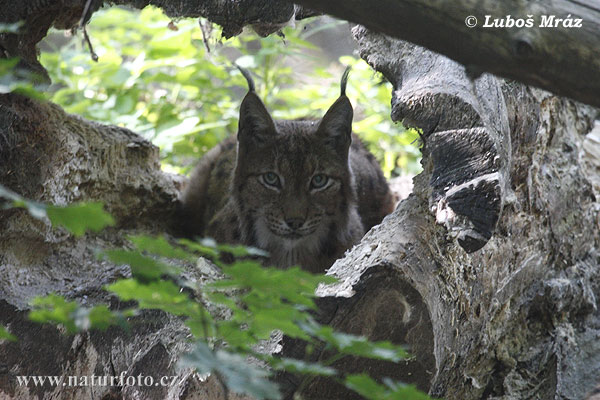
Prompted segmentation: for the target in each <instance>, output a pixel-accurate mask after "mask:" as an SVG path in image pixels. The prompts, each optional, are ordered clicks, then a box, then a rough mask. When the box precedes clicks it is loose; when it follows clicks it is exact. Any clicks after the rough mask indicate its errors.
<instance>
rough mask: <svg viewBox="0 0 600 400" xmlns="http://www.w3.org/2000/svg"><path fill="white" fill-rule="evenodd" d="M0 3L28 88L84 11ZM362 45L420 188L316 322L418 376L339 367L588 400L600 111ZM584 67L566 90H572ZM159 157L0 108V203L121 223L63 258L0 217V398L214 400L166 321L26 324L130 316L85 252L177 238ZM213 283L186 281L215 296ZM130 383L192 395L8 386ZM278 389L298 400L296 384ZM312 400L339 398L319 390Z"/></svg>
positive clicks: (45, 233)
mask: <svg viewBox="0 0 600 400" xmlns="http://www.w3.org/2000/svg"><path fill="white" fill-rule="evenodd" d="M8 3H9V2H6V1H1V0H0V21H3V22H11V21H15V20H18V19H25V20H26V23H27V26H29V25H31V26H33V27H35V29H30V30H28V31H27V32H25V33H22V34H20V35H8V34H2V35H1V36H0V44H1V45H2V47H3V50H4V52H5V54H6V55H11V56H12V55H21V56H22V57H23V58H24V60H25V62H26V63H27V64H28V66H29V67H32V68H34V69H35V68H36V67H35V66H36V65H37V59H36V57H35V47H34V46H35V43H36V42H37V41H38V40H39V38H41V37H42V36H43V35H44V34H45V29H47V28H48V27H49V26H50V25H51V24H52V23H54V24H56V25H59V26H65V27H67V26H68V27H70V26H73V25H74V24H76V23H77V21H78V20H79V18H81V13H82V12H83V3H84V2H83V1H74V0H73V1H67V0H63V1H60V2H50V1H39V0H38V1H24V2H19V3H18V4H17V2H10V4H8ZM119 3H129V4H133V5H136V6H138V7H141V6H143V5H145V4H147V3H148V2H146V1H132V2H125V1H120V2H119ZM152 3H153V4H158V5H161V6H164V7H165V9H166V10H167V12H168V13H169V14H170V15H171V16H173V17H176V16H184V15H187V16H192V15H205V16H206V15H207V14H208V11H206V10H205V9H202V7H208V6H209V5H210V4H213V6H214V7H213V8H212V10H213V11H214V10H216V11H215V13H216V14H218V6H222V5H223V4H229V5H231V6H232V8H231V9H227V8H223V7H222V10H223V12H228V13H229V14H227V16H224V17H223V21H222V23H223V24H224V25H228V24H229V23H231V32H236V29H238V28H239V26H243V25H244V24H247V23H254V22H252V21H250V20H247V19H242V20H237V19H236V18H234V17H232V15H234V14H235V15H240V16H242V17H244V18H245V16H244V13H239V11H236V10H235V7H233V2H219V1H215V2H212V3H211V2H208V3H202V5H198V3H199V2H194V1H183V0H182V1H170V2H152ZM242 3H246V2H244V1H240V2H235V4H242ZM258 3H260V2H255V4H254V5H255V6H256V5H257V4H258ZM355 3H356V2H350V3H349V4H355ZM262 4H263V5H264V4H266V3H262ZM281 4H282V5H284V3H283V2H282V3H281ZM320 4H325V2H323V3H320ZM332 4H333V3H332ZM369 4H372V3H369ZM394 4H395V3H394ZM98 5H99V4H98V3H97V2H92V9H95V7H97V6H98ZM371 7H372V5H371ZM276 8H277V7H274V8H273V9H276ZM372 8H373V7H372ZM283 9H285V10H284V12H282V14H281V16H282V18H281V19H280V18H279V17H277V18H275V17H273V19H265V20H264V21H262V22H265V23H267V25H268V24H270V23H273V24H274V25H277V24H279V23H280V22H281V21H282V20H284V18H283V16H284V14H285V15H286V16H287V17H289V14H288V10H289V9H288V8H285V6H283ZM257 10H260V7H259V8H258V9H257ZM236 13H237V14H236ZM257 13H258V14H260V12H258V11H257ZM390 15H391V14H390ZM215 18H218V15H217V16H214V17H213V19H215ZM398 25H400V24H398ZM236 27H237V28H236ZM431 34H432V33H431V32H430V33H427V35H431ZM354 35H355V38H356V39H357V41H358V42H359V45H360V48H361V55H362V56H363V57H364V58H365V59H366V60H367V61H368V62H369V63H370V64H371V65H372V66H373V67H374V68H375V69H377V70H379V71H382V72H383V73H384V74H385V75H386V76H387V78H388V79H389V80H390V81H391V82H392V83H393V84H394V87H395V90H394V93H393V99H392V118H393V119H394V120H402V121H403V122H404V123H405V124H407V125H413V126H418V127H421V128H422V129H423V167H424V171H423V173H421V174H420V175H419V176H418V177H416V178H415V186H414V193H413V194H412V195H411V196H410V197H409V198H408V199H406V200H405V201H403V202H402V203H401V204H400V206H399V207H398V209H397V210H396V211H395V212H394V213H393V214H392V215H390V216H388V217H387V218H386V219H385V220H384V222H383V223H382V224H381V225H380V226H378V227H375V228H374V229H373V230H371V231H370V232H369V233H368V234H367V235H366V236H365V238H364V239H363V241H362V242H361V243H360V244H359V245H358V246H356V247H355V248H354V249H353V250H352V251H350V252H349V253H348V255H347V256H346V257H345V258H344V259H342V260H340V261H338V262H337V263H336V264H335V265H334V266H333V267H332V269H331V270H330V273H331V274H333V275H335V276H337V277H338V278H339V279H340V283H339V284H337V285H334V286H330V287H325V288H321V289H320V291H319V295H320V296H321V297H322V299H321V300H320V304H321V315H320V318H321V320H323V321H327V322H330V323H332V324H333V325H334V326H335V327H337V328H340V329H342V330H345V331H348V332H353V333H359V334H364V335H367V336H369V337H371V338H372V339H387V340H392V341H394V342H397V343H403V344H407V345H408V346H410V348H411V350H412V353H413V354H414V356H415V357H414V358H413V359H411V360H408V361H407V362H405V363H402V364H400V365H389V364H384V363H378V362H372V363H365V362H364V361H358V360H354V359H344V360H340V361H339V362H338V364H337V366H338V367H340V368H343V369H346V370H348V371H364V370H369V371H370V372H372V373H373V374H374V375H375V376H379V377H382V376H392V377H394V378H397V379H402V380H405V381H408V382H413V383H415V384H417V385H418V386H419V387H420V388H422V389H424V390H430V392H431V393H432V394H434V395H436V396H443V397H445V398H448V399H479V398H497V399H532V398H540V399H551V398H560V399H563V398H564V399H579V398H583V397H585V394H586V393H588V392H591V391H592V390H593V388H594V386H595V385H597V384H598V381H599V380H600V312H599V311H598V305H597V299H598V296H600V276H599V275H600V250H599V249H600V247H599V246H600V237H599V234H598V232H599V225H600V204H599V202H598V199H599V198H600V126H599V124H598V123H597V122H595V120H596V119H597V117H598V112H597V110H595V109H593V108H591V107H589V106H585V105H582V104H579V103H575V102H573V101H570V100H566V99H562V98H559V97H555V96H552V95H550V94H549V93H546V92H542V91H540V90H538V89H531V88H528V87H525V86H523V85H521V84H518V83H514V82H506V81H502V80H499V79H497V78H495V77H493V76H491V75H483V76H481V77H480V78H479V79H477V80H475V81H472V80H471V79H470V78H469V77H468V76H467V74H466V73H465V71H464V68H463V67H462V66H460V65H459V64H457V63H455V62H453V61H450V60H448V59H446V58H444V57H442V56H439V55H436V54H433V53H431V52H429V51H427V50H424V49H422V48H418V47H415V46H413V45H409V44H407V43H405V42H401V41H399V40H396V39H391V38H389V37H386V36H383V35H381V34H377V33H373V32H370V31H368V30H366V29H365V28H362V27H357V28H355V30H354ZM474 36H475V35H474ZM19 43H20V44H21V45H18V44H19ZM573 63H576V61H575V60H573ZM580 67H581V68H583V67H582V66H581V65H579V64H577V65H575V66H574V67H573V68H575V69H571V70H569V69H566V71H568V73H567V75H569V76H570V77H571V76H577V75H579V78H580V77H581V76H580V75H581V72H577V71H580V70H578V69H577V68H580ZM585 79H586V80H589V79H590V77H589V76H587V77H585ZM598 81H600V80H598ZM556 82H557V81H556V80H555V82H554V83H556ZM591 83H593V82H591ZM557 87H558V86H557ZM594 124H595V125H594ZM157 157H158V152H157V149H156V148H155V147H153V146H152V145H150V144H149V143H147V142H145V141H144V140H142V139H140V138H139V137H138V136H137V135H135V134H134V133H132V132H130V131H127V130H124V129H121V128H117V127H113V126H105V125H100V124H96V123H93V122H89V121H85V120H83V119H81V118H78V117H75V116H71V115H68V114H65V113H64V112H63V111H62V110H61V109H60V108H58V107H56V106H54V105H52V104H45V103H40V102H37V101H34V100H28V99H25V98H23V97H20V96H17V95H2V96H0V183H1V184H3V185H5V186H8V187H9V188H11V189H13V190H15V191H17V192H18V193H20V194H22V195H24V196H27V197H29V198H33V199H36V200H42V201H47V202H51V203H56V204H65V203H68V202H72V201H77V200H89V199H94V200H102V201H104V202H105V204H106V207H107V210H108V211H109V212H111V213H112V214H113V215H115V216H116V217H117V220H118V226H117V227H116V228H112V229H109V230H107V231H105V232H103V233H101V234H98V235H92V234H88V235H86V236H85V237H83V238H81V239H74V238H72V237H71V236H69V235H67V234H66V233H65V232H62V231H57V230H52V229H50V227H49V226H48V225H47V224H46V223H44V222H41V221H39V220H35V219H33V218H32V217H30V216H29V215H28V214H27V213H26V212H24V211H23V210H8V211H0V232H1V234H0V288H1V289H0V324H2V325H5V326H8V327H9V329H10V331H11V332H12V333H14V334H15V335H17V336H18V337H19V338H20V341H19V342H17V343H2V344H0V397H8V398H18V399H27V398H74V399H78V398H89V397H94V398H120V397H123V398H160V399H162V398H168V399H209V400H210V399H222V398H224V394H223V391H222V388H221V387H220V386H219V384H218V382H216V381H215V380H214V379H212V378H209V380H208V381H206V382H201V381H200V380H198V379H196V378H195V377H194V376H193V375H192V374H191V372H190V371H177V370H176V368H175V360H176V359H177V358H178V356H179V355H180V354H181V353H182V352H183V351H185V350H186V349H187V344H186V341H185V339H186V335H187V331H186V330H185V329H184V327H183V326H182V324H181V321H179V320H178V319H175V318H172V317H169V316H167V315H165V314H162V313H146V314H144V315H141V316H140V317H137V318H136V319H134V320H133V321H132V326H133V329H132V331H131V332H129V333H127V332H123V331H121V330H119V329H117V328H113V329H110V330H109V331H107V332H95V333H85V334H80V335H76V336H74V337H68V336H64V335H63V334H62V332H61V330H60V329H57V328H54V327H49V326H42V325H38V324H33V323H31V322H28V321H27V319H26V317H25V314H26V310H27V308H28V306H27V304H28V301H29V299H30V298H31V297H33V296H35V295H37V294H46V293H48V292H50V291H54V292H58V293H59V294H63V295H65V296H67V297H68V298H71V299H77V300H78V301H80V302H82V303H84V304H96V303H98V302H109V303H110V304H111V306H112V307H113V308H119V307H122V306H123V305H122V304H119V303H117V302H116V301H115V300H114V299H111V298H109V297H108V296H107V294H106V293H105V292H104V291H103V290H102V285H104V284H106V283H108V282H111V281H113V280H114V279H116V278H118V277H122V276H127V275H128V274H129V271H128V270H127V268H124V267H120V266H115V265H111V264H109V263H106V262H103V261H98V260H97V259H96V258H95V256H94V250H95V249H96V248H105V247H110V246H127V242H126V240H125V235H126V234H127V233H131V232H158V231H163V230H167V231H168V230H169V224H170V221H171V217H172V213H173V210H174V207H175V200H176V197H177V193H178V191H177V185H176V181H174V179H173V178H171V177H169V176H167V175H165V174H163V173H162V172H161V171H160V169H159V167H158V158H157ZM32 249H35V251H32ZM209 268H210V267H209V266H208V265H204V267H202V268H190V269H188V270H187V272H186V274H188V278H189V279H196V280H205V279H209V278H210V276H212V275H214V274H213V272H214V271H213V272H211V270H210V269H209ZM284 345H285V346H284V351H285V352H286V353H287V354H291V355H300V354H302V353H303V347H302V346H303V345H302V344H301V343H295V342H292V341H289V340H286V341H285V343H284ZM313 357H314V358H324V357H326V354H321V353H319V352H315V353H314V354H313ZM123 371H126V372H127V375H137V374H139V373H143V374H144V375H153V376H155V377H157V376H162V375H176V374H178V375H180V377H184V378H185V377H188V378H189V379H183V383H182V384H179V385H176V386H174V387H171V388H160V387H159V388H140V387H127V388H125V389H124V390H123V391H120V390H119V389H117V388H107V387H95V388H86V389H81V388H76V389H74V388H62V387H59V388H56V387H51V386H45V387H41V388H40V387H38V388H35V387H33V386H30V387H23V386H18V384H17V382H16V378H15V377H16V376H17V375H46V374H48V375H78V376H83V375H88V376H89V375H91V374H92V373H94V374H96V375H119V374H120V373H121V372H123ZM281 381H282V382H284V388H285V390H286V393H287V394H288V395H290V396H291V395H292V393H293V392H294V391H295V390H296V389H297V386H298V382H297V380H296V378H294V377H290V376H283V377H281ZM304 395H305V396H306V398H313V399H324V398H330V399H338V398H339V399H342V398H343V399H346V398H351V397H350V395H348V394H347V393H346V392H345V391H344V390H343V388H341V387H339V386H336V385H333V384H331V383H330V382H328V381H326V380H320V379H317V380H314V381H312V382H310V383H309V384H308V385H307V386H306V387H305V388H304ZM104 396H106V397H104ZM109 396H112V397H109ZM229 398H230V399H233V398H235V396H233V395H232V396H230V397H229Z"/></svg>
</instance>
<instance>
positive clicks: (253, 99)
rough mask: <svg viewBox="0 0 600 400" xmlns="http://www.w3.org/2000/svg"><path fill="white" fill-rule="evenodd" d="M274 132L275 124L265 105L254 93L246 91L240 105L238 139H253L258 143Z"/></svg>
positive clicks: (240, 140)
mask: <svg viewBox="0 0 600 400" xmlns="http://www.w3.org/2000/svg"><path fill="white" fill-rule="evenodd" d="M275 134H277V131H276V130H275V124H274V123H273V119H272V118H271V115H270V114H269V112H268V111H267V109H266V108H265V105H264V104H263V102H262V101H261V100H260V99H259V98H258V96H257V95H256V93H254V92H253V91H250V92H248V94H247V95H246V97H244V100H243V101H242V105H241V106H240V122H239V127H238V141H239V142H244V141H247V140H253V141H255V142H258V143H259V144H260V143H261V142H264V141H265V140H266V139H267V138H268V137H269V136H272V135H275Z"/></svg>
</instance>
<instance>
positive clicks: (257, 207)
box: [233, 71, 356, 265]
mask: <svg viewBox="0 0 600 400" xmlns="http://www.w3.org/2000/svg"><path fill="white" fill-rule="evenodd" d="M242 73H244V75H245V76H246V78H247V79H248V81H249V86H250V90H249V92H248V94H247V95H246V97H245V98H244V100H243V101H242V104H241V107H240V120H239V129H238V156H237V163H236V169H235V174H234V180H233V195H234V198H235V200H236V203H237V204H238V207H239V209H240V214H241V215H242V219H243V221H242V230H243V233H242V234H243V235H246V237H247V238H248V239H250V240H251V241H252V242H254V243H257V244H258V245H259V246H260V247H263V248H265V249H266V250H268V251H270V252H271V253H272V254H273V253H277V252H281V251H285V252H286V255H282V254H280V257H279V258H282V257H287V258H288V260H287V261H288V262H289V264H290V265H292V264H295V263H297V262H298V260H295V259H294V256H293V253H294V249H295V251H296V253H298V252H306V251H308V252H313V253H316V252H322V251H323V250H326V249H325V246H327V241H328V239H329V238H332V236H333V237H335V236H336V235H338V234H340V233H339V232H341V231H347V230H346V225H345V224H346V222H347V219H348V215H349V213H350V212H355V207H356V206H355V194H354V192H353V185H352V173H351V170H350V167H349V160H348V156H349V148H350V144H351V142H352V136H351V133H352V115H353V111H352V105H351V104H350V101H349V100H348V98H347V97H346V95H345V86H346V80H347V76H348V71H346V72H345V73H344V76H343V78H342V90H341V95H340V97H339V98H338V99H337V100H336V101H335V103H334V104H333V105H332V106H331V107H330V108H329V110H328V111H327V112H326V113H325V115H324V116H323V118H322V119H321V120H320V121H311V120H303V121H274V120H273V119H272V118H271V116H270V114H269V112H268V111H267V109H266V108H265V106H264V104H263V103H262V101H261V100H260V98H259V97H258V96H257V95H256V93H255V92H254V90H253V89H254V85H253V83H252V81H251V79H250V77H249V74H248V73H247V72H246V71H242ZM282 245H283V246H282ZM282 247H283V248H284V249H283V250H282ZM275 257H277V254H275ZM280 262H282V263H283V264H286V262H285V260H280Z"/></svg>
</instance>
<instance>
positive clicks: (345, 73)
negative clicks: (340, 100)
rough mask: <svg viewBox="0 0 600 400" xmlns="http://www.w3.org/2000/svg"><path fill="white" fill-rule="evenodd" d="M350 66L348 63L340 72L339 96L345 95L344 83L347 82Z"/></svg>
mask: <svg viewBox="0 0 600 400" xmlns="http://www.w3.org/2000/svg"><path fill="white" fill-rule="evenodd" d="M351 69H352V67H351V66H350V65H348V66H347V67H346V69H345V70H344V73H343V74H342V81H341V82H340V96H345V95H346V83H348V75H349V74H350V70H351Z"/></svg>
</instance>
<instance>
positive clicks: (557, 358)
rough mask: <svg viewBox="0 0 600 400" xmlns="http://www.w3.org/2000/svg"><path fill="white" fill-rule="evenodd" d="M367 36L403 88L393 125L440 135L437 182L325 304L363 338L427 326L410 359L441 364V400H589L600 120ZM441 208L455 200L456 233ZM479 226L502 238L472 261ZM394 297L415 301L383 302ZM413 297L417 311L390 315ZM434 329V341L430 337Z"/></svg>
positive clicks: (366, 248)
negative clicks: (377, 325)
mask: <svg viewBox="0 0 600 400" xmlns="http://www.w3.org/2000/svg"><path fill="white" fill-rule="evenodd" d="M354 34H355V37H356V39H357V40H358V42H359V44H360V47H361V55H362V56H363V57H364V58H365V59H366V60H367V61H368V62H369V63H370V64H371V65H372V66H373V67H374V68H375V69H378V70H380V71H382V72H384V73H385V74H386V76H387V77H388V79H390V81H392V82H393V83H394V86H395V87H396V90H395V91H394V94H393V100H392V104H393V110H392V116H393V117H394V118H395V119H404V120H405V121H411V122H412V124H413V125H416V126H421V127H424V128H425V130H424V136H423V142H424V145H423V166H424V171H423V173H422V174H420V175H419V176H418V177H417V178H416V179H415V188H414V192H413V193H414V194H413V195H412V196H410V197H409V198H408V199H407V200H405V201H404V202H402V203H401V204H400V206H399V207H398V209H397V210H396V211H395V212H394V214H392V215H390V216H388V217H387V218H386V219H385V220H384V222H383V223H382V224H381V225H380V226H378V227H376V228H374V229H373V230H371V231H370V232H369V233H368V234H367V235H366V236H365V238H364V239H363V241H362V242H361V244H360V245H358V246H356V247H355V248H354V249H353V250H352V251H351V252H350V253H349V254H348V255H347V256H346V257H345V258H344V259H342V260H340V261H338V262H337V263H336V264H335V265H334V266H333V267H332V269H331V270H330V272H329V273H330V274H333V275H334V276H337V277H338V278H339V279H340V281H341V283H340V284H338V285H336V286H332V287H329V288H325V289H323V290H322V291H321V295H322V296H325V297H335V298H337V301H336V305H337V306H336V308H335V310H334V311H332V312H331V313H330V314H331V315H329V316H328V317H327V318H328V319H331V320H333V321H336V322H335V323H334V325H336V326H339V327H348V326H349V327H350V328H351V330H353V331H361V330H362V331H363V332H365V331H368V330H369V329H372V327H373V324H372V323H371V321H373V320H375V321H377V320H383V319H386V318H387V321H388V329H389V333H388V334H383V336H387V337H391V336H392V332H395V331H397V330H399V329H403V328H408V329H409V330H410V329H414V328H411V327H410V324H411V323H412V324H414V325H419V323H420V326H421V327H420V328H418V329H417V330H418V332H419V333H418V335H415V336H413V337H412V338H411V337H410V335H407V338H406V339H407V340H406V343H407V344H408V345H410V346H412V347H413V348H416V349H428V348H429V349H432V352H433V357H434V359H435V368H434V369H433V370H430V371H432V372H433V374H432V375H430V381H429V382H430V384H431V393H432V394H433V395H436V396H443V397H445V398H449V399H479V398H505V399H532V398H541V399H550V398H568V399H578V398H583V397H584V396H585V394H586V393H588V392H590V391H591V390H592V389H593V387H594V386H595V385H596V384H597V382H598V380H599V377H600V351H599V350H600V313H599V312H598V307H597V298H598V296H599V295H600V286H599V284H598V281H599V275H600V268H599V266H600V252H599V247H598V246H599V244H600V238H599V235H598V229H599V224H600V204H599V203H598V198H599V197H598V196H599V195H600V186H598V172H599V165H598V155H597V153H598V151H599V148H598V142H597V140H598V139H597V137H598V134H599V131H600V126H598V124H597V123H596V127H595V129H593V127H594V120H595V119H596V117H597V115H598V112H597V110H595V109H593V108H591V107H589V106H584V105H581V104H577V103H574V102H572V101H569V100H565V99H561V98H558V97H554V96H551V95H550V94H548V93H546V92H541V91H539V90H537V89H530V88H527V87H524V86H521V85H519V84H516V83H514V82H503V81H501V80H498V79H496V78H494V77H491V76H487V75H484V76H482V77H481V78H479V79H478V80H476V81H475V82H471V81H470V80H469V78H468V77H467V75H466V74H465V72H464V69H463V68H462V67H461V66H460V65H458V64H456V63H454V62H451V61H449V60H447V59H445V58H443V57H441V56H437V55H434V54H432V53H431V52H428V51H426V50H424V49H420V48H416V47H414V46H413V45H409V44H407V43H405V42H401V41H398V40H394V39H390V38H389V37H385V36H382V35H380V34H375V33H372V32H369V31H367V30H366V29H364V28H362V27H357V28H355V30H354ZM465 142H467V143H469V147H468V148H464V146H463V144H464V143H465ZM481 144H484V145H483V146H482V145H481ZM480 148H481V149H482V151H485V152H491V153H492V154H491V155H486V154H485V153H483V154H482V153H480V151H479V149H480ZM469 149H471V150H473V151H467V150H469ZM475 150H476V151H475ZM491 159H493V161H491ZM448 170H450V171H453V172H452V173H449V172H448ZM446 175H451V176H452V177H453V178H452V179H450V180H448V182H449V183H448V184H447V185H439V184H438V182H439V181H440V180H444V179H445V177H446ZM440 198H446V199H449V198H452V199H453V200H452V201H447V202H446V203H445V205H444V206H445V207H446V208H445V210H446V212H445V215H444V218H440V201H439V199H440ZM453 202H454V203H453ZM498 202H500V204H502V205H503V208H499V207H497V204H498ZM479 206H481V207H479ZM500 209H502V210H503V211H502V213H501V214H498V211H499V210H500ZM473 211H475V212H473ZM482 212H484V213H485V212H487V213H490V214H494V218H489V217H488V216H486V215H485V214H484V215H481V214H480V213H482ZM473 216H480V217H485V221H484V222H488V221H489V222H491V221H493V220H495V219H498V222H497V226H496V227H495V230H494V235H493V236H492V237H491V238H490V239H489V241H488V242H487V244H485V246H484V247H483V248H481V249H480V250H478V251H476V252H473V253H471V254H469V253H468V252H465V250H468V251H471V250H472V249H471V248H469V246H468V245H469V244H470V243H471V242H470V241H468V242H467V243H466V244H467V247H466V248H464V247H465V242H464V241H461V235H462V234H463V233H464V232H465V230H466V231H467V232H468V233H469V231H470V233H472V230H473V227H474V228H477V227H478V225H479V222H478V221H473ZM498 217H499V218H498ZM441 223H443V224H444V225H445V226H444V227H442V226H440V224H441ZM484 225H485V226H492V227H493V224H492V225H487V224H484ZM475 230H476V231H477V229H475ZM453 238H456V239H457V240H454V239H453ZM479 239H481V238H479ZM483 239H485V237H484V238H483ZM463 248H464V249H463ZM373 274H376V275H377V276H378V279H372V276H373ZM389 281H395V282H404V283H405V284H406V285H407V286H408V287H409V288H410V289H403V291H399V292H396V293H395V294H394V295H390V296H381V297H380V296H379V293H382V292H385V291H386V290H389V289H390V285H389V284H386V282H389ZM411 289H412V290H411ZM413 290H414V291H416V293H418V296H415V294H414V292H413ZM364 293H367V295H364ZM369 293H376V294H377V296H376V297H377V298H379V299H380V302H377V301H374V302H373V299H372V297H373V295H369ZM357 296H358V297H359V300H357V299H356V297H357ZM398 296H400V298H402V297H404V298H403V299H402V300H395V301H394V302H393V303H396V304H402V305H403V307H401V308H397V309H396V312H395V313H390V308H388V307H387V306H386V305H387V304H389V303H387V302H388V301H389V300H390V299H397V298H398ZM340 298H347V300H345V301H344V300H341V299H340ZM367 301H369V302H370V305H369V307H368V308H367V310H366V312H364V313H363V314H362V317H361V318H360V319H357V318H353V316H354V314H353V310H357V309H361V310H363V311H365V310H364V309H363V308H361V304H362V303H366V302H367ZM423 315H427V316H428V317H429V318H430V320H429V321H428V323H422V320H421V319H422V316H423ZM411 317H412V318H411ZM394 320H395V321H396V323H395V324H394V323H393V321H394ZM428 325H430V326H431V332H432V335H431V336H429V335H426V334H423V333H421V329H423V328H425V329H426V327H427V326H428ZM379 335H382V332H381V331H378V332H377V336H378V337H379ZM428 337H432V338H433V339H432V340H431V341H430V342H429V343H424V341H425V342H426V341H427V338H428ZM411 339H412V340H411ZM413 352H414V353H415V354H416V357H417V360H419V359H423V360H424V361H426V360H427V359H429V357H430V355H429V353H428V352H420V351H413ZM415 372H417V376H418V375H419V374H418V372H419V371H418V370H415ZM413 376H414V374H413ZM417 382H418V380H417ZM315 384H316V385H318V384H319V383H318V382H316V383H315ZM318 390H320V388H319V387H318V386H317V387H316V388H315V389H314V391H313V392H312V393H311V397H312V398H318V396H317V395H316V393H317V392H318Z"/></svg>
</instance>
